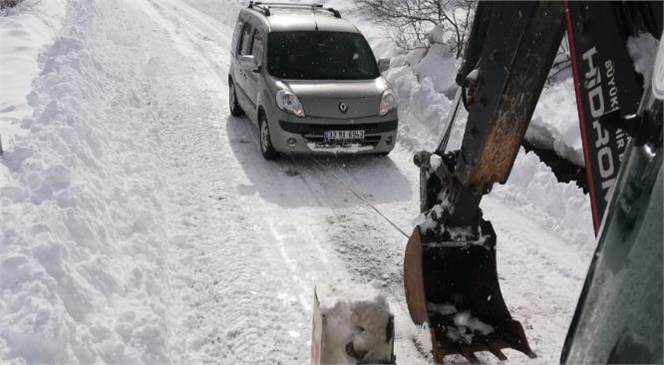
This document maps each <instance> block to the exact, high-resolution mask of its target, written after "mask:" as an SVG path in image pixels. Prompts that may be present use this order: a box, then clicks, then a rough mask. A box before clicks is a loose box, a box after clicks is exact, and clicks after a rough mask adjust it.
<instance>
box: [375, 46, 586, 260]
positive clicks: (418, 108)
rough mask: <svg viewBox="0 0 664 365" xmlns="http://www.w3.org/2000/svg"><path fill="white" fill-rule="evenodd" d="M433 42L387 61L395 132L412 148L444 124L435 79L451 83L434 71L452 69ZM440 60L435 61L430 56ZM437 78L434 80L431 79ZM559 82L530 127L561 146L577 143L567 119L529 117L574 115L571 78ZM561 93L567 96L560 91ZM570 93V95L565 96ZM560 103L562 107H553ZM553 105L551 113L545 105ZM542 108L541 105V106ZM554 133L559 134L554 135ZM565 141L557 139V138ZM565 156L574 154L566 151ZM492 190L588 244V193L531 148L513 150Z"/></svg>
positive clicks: (458, 129) (427, 143)
mask: <svg viewBox="0 0 664 365" xmlns="http://www.w3.org/2000/svg"><path fill="white" fill-rule="evenodd" d="M438 48H442V46H434V48H433V52H429V53H427V54H426V55H425V56H424V57H423V58H420V57H417V56H418V55H416V57H413V54H410V55H406V56H402V57H399V58H397V59H396V60H394V61H393V63H392V65H393V67H392V68H391V69H390V70H389V71H388V73H387V74H386V77H387V79H388V81H389V82H390V84H391V85H392V87H393V88H394V89H395V90H396V92H397V95H398V100H399V119H400V122H401V130H400V133H399V138H400V140H401V143H403V144H406V145H408V146H410V147H412V148H413V149H426V150H434V149H435V148H436V146H437V144H438V142H439V140H440V136H441V135H442V133H443V130H444V128H446V126H444V125H443V121H444V120H445V118H446V116H447V113H448V111H449V109H450V108H451V106H452V101H451V100H450V99H449V98H448V97H447V96H446V95H445V93H442V92H441V90H443V91H444V90H447V89H446V88H441V87H440V85H441V83H440V82H441V80H443V82H444V84H445V85H446V86H447V85H449V86H448V87H451V84H452V83H453V78H452V77H449V76H448V77H447V78H446V79H444V78H443V77H442V76H438V75H437V74H438V73H443V72H444V74H446V75H450V74H451V75H454V74H455V69H454V68H453V66H454V63H453V62H451V61H450V60H449V58H447V59H446V58H444V57H441V52H440V51H436V49H438ZM435 60H440V61H435ZM445 71H446V72H445ZM436 79H437V80H438V81H439V82H438V83H434V80H436ZM563 83H566V84H565V85H562V86H560V85H561V84H557V85H554V86H553V87H552V88H550V89H547V90H546V91H545V92H544V93H543V95H542V97H541V99H540V103H539V104H538V107H537V109H536V112H535V115H534V117H533V118H534V119H533V123H534V125H535V127H533V126H531V128H530V129H529V133H530V131H532V130H539V128H542V129H543V130H547V131H549V133H550V134H548V135H541V140H543V141H547V142H546V143H548V144H549V145H551V146H557V145H560V146H561V148H562V149H566V148H567V147H568V143H569V142H570V141H572V140H575V142H574V143H575V144H578V146H579V149H580V145H581V140H580V132H579V129H578V126H577V127H575V128H576V129H574V130H571V127H570V126H569V123H558V124H557V125H556V128H548V127H547V126H549V124H548V123H535V122H536V120H540V121H541V119H537V118H542V117H541V114H542V113H546V111H548V112H549V113H548V114H547V115H550V117H548V119H547V120H548V121H551V120H554V121H556V122H559V121H562V120H566V119H565V118H566V117H571V115H573V119H576V118H577V117H576V110H575V109H573V108H574V105H575V104H574V100H575V99H574V93H573V91H572V92H571V93H568V91H569V90H567V89H566V86H570V85H571V83H572V81H571V80H566V81H564V82H563ZM565 95H566V96H567V97H565ZM570 97H571V98H572V99H571V101H570V99H569V98H570ZM561 105H565V106H566V107H563V108H560V109H558V108H559V107H560V106H561ZM551 109H553V110H556V113H551V112H550V110H551ZM543 110H546V111H543ZM467 116H468V115H467V113H466V112H465V111H463V112H462V113H461V115H460V118H459V120H457V121H456V123H455V124H454V126H453V129H452V134H451V137H450V143H449V145H448V149H456V148H459V147H460V145H461V140H462V138H463V133H464V129H465V121H466V118H467ZM561 126H562V127H563V128H567V130H566V131H565V133H566V134H565V136H564V137H563V136H562V135H560V133H561V132H560V128H561ZM557 137H560V138H557ZM561 140H563V141H568V142H560V143H559V141H561ZM570 156H575V154H574V153H571V154H570ZM493 194H494V195H495V196H498V197H500V198H501V199H503V201H504V202H505V203H507V204H508V205H510V206H512V207H514V208H516V209H520V210H522V211H523V212H527V213H528V214H532V216H533V218H534V219H535V220H537V221H538V222H539V223H540V224H543V225H545V226H546V227H547V228H548V229H550V230H552V231H553V232H556V233H557V234H560V235H562V236H566V237H568V239H569V240H570V242H573V243H574V244H575V245H576V246H577V248H582V249H583V250H584V251H587V250H590V249H592V247H593V245H592V244H593V242H594V234H593V231H592V226H591V220H590V219H589V217H590V202H589V200H588V197H587V196H586V195H585V194H583V192H582V191H581V190H580V189H579V188H578V187H577V186H576V185H575V184H574V183H559V182H558V181H557V179H556V177H555V175H554V174H553V172H552V171H551V169H550V168H549V167H547V166H546V165H544V164H543V163H542V162H541V161H540V159H539V157H537V155H535V154H534V153H526V152H525V151H524V150H523V148H522V149H521V151H520V152H519V154H518V156H517V159H516V161H515V162H514V167H513V169H512V174H511V175H510V178H509V180H508V181H507V183H506V184H505V185H496V186H495V187H494V191H493Z"/></svg>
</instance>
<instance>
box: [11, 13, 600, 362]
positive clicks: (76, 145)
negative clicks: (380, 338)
mask: <svg viewBox="0 0 664 365" xmlns="http://www.w3.org/2000/svg"><path fill="white" fill-rule="evenodd" d="M327 3H328V4H329V5H333V6H338V7H340V8H342V14H343V15H344V16H346V15H348V17H350V18H351V19H354V20H355V21H356V22H357V24H358V26H359V27H360V29H361V30H362V31H363V32H365V34H367V38H368V40H369V41H370V43H371V44H372V46H373V47H374V50H375V52H376V54H377V56H379V57H392V67H391V69H390V70H389V71H387V73H386V74H385V76H386V78H387V79H388V81H389V82H390V84H391V86H392V88H393V89H394V91H395V92H396V94H397V97H398V100H399V118H400V129H399V143H398V145H397V146H396V148H395V150H394V151H393V152H392V154H391V155H390V156H389V157H387V158H378V157H370V156H369V157H329V158H316V159H311V158H306V157H302V158H284V159H283V160H281V161H279V162H274V163H273V162H266V161H264V160H263V159H262V157H261V156H260V152H259V149H258V145H257V143H258V142H257V141H258V135H257V131H256V128H254V127H253V126H252V124H251V122H249V121H248V120H246V119H243V118H234V117H231V116H230V115H229V112H228V100H227V92H228V90H227V88H228V85H227V71H228V63H229V47H230V38H231V35H232V28H233V26H234V21H235V15H236V13H237V11H238V10H239V9H240V7H241V6H243V5H242V3H241V2H239V1H225V2H217V1H212V0H159V1H144V2H137V1H126V0H107V1H94V2H91V1H86V0H67V1H65V0H61V1H60V0H49V1H38V0H26V1H25V2H24V3H23V5H21V6H20V7H19V8H16V10H15V11H12V12H10V13H9V14H8V15H7V16H5V17H0V36H2V71H1V73H0V75H1V77H2V89H1V90H2V95H1V96H0V118H2V119H1V122H2V125H1V127H2V130H1V132H2V142H3V147H4V149H5V153H4V155H3V156H2V158H1V161H2V163H1V164H0V179H1V185H0V203H1V205H2V211H1V216H2V227H1V229H2V236H1V237H2V239H1V241H0V275H1V276H0V318H1V323H2V325H0V359H1V362H3V363H9V364H23V363H28V364H30V363H72V364H89V363H123V364H129V363H131V364H143V363H146V364H147V363H162V364H166V363H221V364H238V363H306V362H308V361H309V357H310V352H309V350H310V344H311V342H310V341H311V329H312V328H311V318H312V306H313V298H314V288H315V287H316V285H317V284H318V283H320V282H333V283H335V285H336V286H342V287H343V286H344V285H347V286H348V287H351V286H352V285H354V284H363V285H370V286H371V287H372V288H374V289H376V290H378V291H380V293H381V295H382V298H384V301H385V302H384V304H385V305H386V306H389V309H390V312H392V313H393V314H394V321H395V331H396V333H395V336H396V337H395V353H396V356H397V359H398V361H399V362H400V363H409V364H419V363H428V362H430V361H431V357H430V355H429V352H428V350H427V346H428V344H430V340H429V339H428V338H427V336H428V330H426V329H424V330H423V329H422V328H419V327H417V326H415V325H413V324H412V322H411V321H410V317H409V315H408V311H407V308H406V304H405V299H404V293H403V285H402V269H401V265H402V261H403V250H404V248H405V244H406V238H405V237H404V236H403V235H402V233H401V232H400V230H402V231H405V232H410V231H411V230H412V228H413V227H414V224H413V219H414V218H415V217H416V216H417V215H418V214H419V170H418V169H417V168H416V167H415V166H414V165H413V164H412V155H413V153H414V152H415V151H417V150H421V149H426V150H433V149H434V148H435V146H436V144H437V139H438V138H439V136H440V135H441V132H442V130H443V127H444V126H442V125H441V121H443V120H445V117H446V115H447V112H448V111H449V109H450V107H451V104H452V102H451V100H450V97H451V95H450V94H449V91H450V88H451V87H453V85H452V80H453V75H454V74H455V73H456V67H455V65H456V61H455V60H453V59H451V58H449V57H447V58H445V57H443V56H444V55H445V52H444V51H445V50H444V49H442V48H432V51H430V54H426V55H425V54H416V53H410V54H399V51H398V50H397V49H395V47H394V44H393V43H392V42H391V40H390V39H389V37H387V36H386V33H385V32H384V30H383V29H382V28H381V27H379V26H376V25H371V24H368V23H366V22H363V21H362V20H361V19H357V18H353V17H354V15H353V13H352V11H351V8H352V2H351V1H348V0H334V1H328V2H327ZM571 85H572V84H571V81H569V80H563V81H561V82H560V83H559V84H555V85H553V86H551V87H549V88H548V89H547V90H545V92H544V93H543V96H542V101H541V104H540V106H539V107H538V110H540V108H542V110H541V112H539V113H540V114H538V112H536V116H535V118H534V120H533V125H534V126H538V127H537V129H536V130H534V131H533V132H529V133H532V134H533V136H534V137H533V138H535V139H537V140H539V141H540V142H541V143H543V144H546V145H547V146H553V148H554V149H555V150H556V151H559V153H561V154H565V156H568V157H569V158H573V156H574V155H576V154H578V153H579V150H578V146H579V145H578V135H575V134H574V132H573V129H574V128H573V126H572V125H573V123H576V112H575V109H574V107H573V101H570V99H569V95H573V90H572V92H571V93H570V91H569V90H570V88H571ZM546 108H548V110H546ZM554 111H555V112H554ZM538 116H539V117H538ZM545 117H546V118H545ZM464 118H465V116H464V115H463V113H462V115H461V118H460V120H459V121H458V122H457V123H456V124H455V126H454V128H453V130H452V135H451V138H450V146H449V147H450V148H457V147H458V146H459V144H460V138H461V136H462V133H463V127H464V124H465V123H464V120H463V119H464ZM560 121H564V122H565V123H564V124H560V123H559V122H560ZM574 126H575V124H574ZM531 129H532V128H531ZM577 131H578V129H577ZM577 162H578V161H577ZM433 163H434V162H432V164H433ZM340 182H341V183H340ZM482 208H483V210H484V212H485V215H484V216H485V218H486V219H489V220H491V221H492V223H493V225H494V227H495V229H496V232H497V234H498V244H497V255H498V261H499V262H498V270H499V276H500V279H501V287H502V290H503V295H504V297H505V301H506V303H507V305H508V307H509V309H510V311H511V313H512V315H513V317H514V318H515V319H517V320H519V321H521V322H522V323H523V325H524V328H525V329H526V333H527V335H528V337H529V340H530V343H531V346H532V347H533V349H534V351H535V352H536V353H538V355H539V358H538V359H537V360H536V361H533V360H531V359H528V358H526V357H525V356H523V355H522V354H520V353H517V352H514V351H508V353H507V355H508V357H509V358H510V362H511V363H525V362H527V363H551V362H554V361H557V359H558V356H559V353H560V349H561V346H562V342H563V339H564V336H565V333H566V331H567V328H568V325H569V322H570V319H571V316H572V313H573V311H574V307H575V305H576V300H577V298H578V295H579V291H580V288H581V286H582V283H583V278H584V276H585V273H586V271H587V265H588V263H589V259H590V256H591V255H592V251H593V248H594V245H593V242H594V237H593V231H592V223H591V218H590V209H589V204H588V197H587V196H585V195H584V194H583V193H582V192H581V191H580V190H579V189H578V188H576V186H574V185H573V184H561V183H558V182H557V181H556V178H555V176H554V175H553V174H552V173H551V171H550V170H549V169H548V168H547V167H546V166H544V165H543V164H542V163H541V162H540V161H539V159H538V158H537V157H536V156H535V155H533V154H526V153H525V152H524V151H521V152H520V153H519V156H518V158H517V160H516V162H515V165H514V169H513V172H512V175H511V177H510V179H509V181H508V182H507V184H505V185H502V186H496V187H494V191H493V194H491V195H490V196H488V197H486V198H485V199H484V200H483V203H482ZM377 212H380V213H381V214H378V213H377ZM388 220H389V221H388ZM395 227H397V228H399V229H400V230H399V229H395ZM331 307H332V308H333V307H334V306H331ZM478 328H479V327H478ZM358 341H359V342H361V339H360V340H358ZM359 342H358V347H361V346H360V345H361V344H360V343H359ZM480 358H481V359H482V360H483V361H485V362H496V361H497V360H496V359H495V358H493V357H492V356H491V355H488V354H480Z"/></svg>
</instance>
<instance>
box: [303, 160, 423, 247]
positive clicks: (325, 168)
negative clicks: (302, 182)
mask: <svg viewBox="0 0 664 365" xmlns="http://www.w3.org/2000/svg"><path fill="white" fill-rule="evenodd" d="M309 159H310V160H311V161H312V162H313V163H314V164H316V165H317V166H318V167H319V168H321V169H322V170H323V171H325V172H326V173H328V174H330V175H332V177H334V179H335V180H337V181H338V182H339V183H340V184H341V186H343V187H344V188H345V189H346V190H348V191H349V192H350V193H351V194H353V195H355V197H357V198H358V199H360V200H361V201H362V202H364V204H366V205H368V206H369V207H370V208H371V209H373V210H374V212H376V213H377V214H378V215H379V216H381V217H382V218H383V219H384V220H385V221H386V222H387V223H389V224H390V225H391V226H392V227H394V228H395V229H396V230H397V231H399V233H401V234H402V235H403V236H404V237H406V238H410V236H409V235H407V234H406V232H404V230H403V229H401V228H399V226H398V225H397V224H396V223H394V222H393V221H392V220H391V219H390V218H388V217H387V216H386V215H385V214H383V212H381V211H380V210H379V209H378V208H376V206H374V205H373V204H371V202H369V201H367V200H366V199H364V198H363V197H362V196H361V195H360V194H358V193H357V192H356V191H355V190H353V188H351V187H350V186H348V184H346V183H345V182H344V181H343V180H342V179H341V178H339V177H338V176H337V175H336V174H335V173H334V172H332V171H331V170H330V169H329V168H327V167H325V166H324V165H323V164H321V163H320V162H318V160H316V159H315V158H313V157H309Z"/></svg>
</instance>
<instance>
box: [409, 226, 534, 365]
mask: <svg viewBox="0 0 664 365" xmlns="http://www.w3.org/2000/svg"><path fill="white" fill-rule="evenodd" d="M481 232H482V238H481V241H480V242H472V243H470V242H434V241H432V240H431V239H430V237H427V236H426V235H422V234H421V231H420V228H419V227H416V228H415V230H414V231H413V234H412V235H411V237H410V239H409V241H408V244H407V246H406V253H405V258H404V285H405V290H406V300H407V302H408V310H409V311H410V315H411V318H412V320H413V322H415V324H418V325H424V324H425V323H426V324H427V325H428V327H429V330H430V331H431V339H432V343H433V358H434V361H435V362H436V363H442V362H443V358H444V357H445V356H447V355H452V354H459V355H462V356H464V357H465V358H466V359H467V360H468V361H469V362H471V363H478V362H479V359H478V358H477V357H476V356H475V352H478V351H489V352H491V353H492V354H494V355H495V356H496V357H498V358H499V359H500V360H506V359H507V357H506V356H505V355H504V354H503V353H502V351H501V350H502V349H504V348H512V349H515V350H517V351H521V352H523V353H524V354H526V355H528V356H529V357H531V358H535V357H537V355H536V354H535V353H534V352H533V351H532V350H531V348H530V346H529V345H528V340H527V339H526V335H525V333H524V331H523V327H522V326H521V323H519V322H518V321H515V320H514V319H512V316H511V315H510V313H509V311H508V309H507V307H506V306H505V302H504V301H503V296H502V293H501V291H500V286H499V284H498V276H497V272H496V250H495V245H496V235H495V233H494V230H493V227H492V226H491V224H490V223H489V222H488V221H484V220H482V223H481Z"/></svg>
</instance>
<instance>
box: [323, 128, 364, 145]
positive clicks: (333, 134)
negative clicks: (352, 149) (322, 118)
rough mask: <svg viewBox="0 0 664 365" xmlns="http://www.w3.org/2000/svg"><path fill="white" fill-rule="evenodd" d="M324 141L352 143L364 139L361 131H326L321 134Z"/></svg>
mask: <svg viewBox="0 0 664 365" xmlns="http://www.w3.org/2000/svg"><path fill="white" fill-rule="evenodd" d="M323 139H325V141H327V142H330V141H352V140H361V139H364V131H363V130H348V131H326V132H324V133H323Z"/></svg>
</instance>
